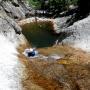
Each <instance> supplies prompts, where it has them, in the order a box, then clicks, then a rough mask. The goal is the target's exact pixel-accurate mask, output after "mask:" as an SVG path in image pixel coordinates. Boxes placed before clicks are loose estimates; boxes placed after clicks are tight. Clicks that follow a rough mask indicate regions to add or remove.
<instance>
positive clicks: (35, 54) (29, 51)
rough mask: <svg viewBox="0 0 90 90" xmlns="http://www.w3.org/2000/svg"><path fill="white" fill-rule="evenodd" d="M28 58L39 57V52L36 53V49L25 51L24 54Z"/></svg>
mask: <svg viewBox="0 0 90 90" xmlns="http://www.w3.org/2000/svg"><path fill="white" fill-rule="evenodd" d="M23 54H24V55H25V56H27V57H34V56H37V55H38V51H36V50H35V49H34V48H30V49H25V51H24V53H23Z"/></svg>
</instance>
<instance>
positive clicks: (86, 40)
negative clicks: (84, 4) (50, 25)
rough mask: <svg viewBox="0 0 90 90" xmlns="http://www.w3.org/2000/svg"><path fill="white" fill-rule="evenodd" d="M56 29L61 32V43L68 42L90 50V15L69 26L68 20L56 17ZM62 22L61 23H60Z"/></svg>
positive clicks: (59, 40) (59, 41) (59, 39)
mask: <svg viewBox="0 0 90 90" xmlns="http://www.w3.org/2000/svg"><path fill="white" fill-rule="evenodd" d="M55 20H56V22H57V23H56V22H55V25H56V26H55V30H56V32H57V33H59V34H60V36H59V38H58V43H59V44H63V45H65V44H68V45H70V46H73V47H76V48H81V49H82V50H85V51H87V52H90V16H88V17H87V18H84V19H82V20H79V21H77V22H75V23H74V24H73V25H71V26H69V27H67V26H68V25H67V24H66V20H67V19H64V18H63V20H62V19H61V18H59V19H55ZM59 22H60V23H59Z"/></svg>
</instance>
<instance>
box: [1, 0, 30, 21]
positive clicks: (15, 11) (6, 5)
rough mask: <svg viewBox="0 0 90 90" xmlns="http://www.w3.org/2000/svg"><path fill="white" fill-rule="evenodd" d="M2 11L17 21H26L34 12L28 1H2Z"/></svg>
mask: <svg viewBox="0 0 90 90" xmlns="http://www.w3.org/2000/svg"><path fill="white" fill-rule="evenodd" d="M0 9H1V10H3V11H4V12H5V13H6V14H7V15H8V16H10V17H12V18H14V19H16V20H17V19H18V20H20V19H25V18H26V17H28V16H29V14H30V11H31V10H32V8H31V7H29V5H28V2H26V0H12V1H10V0H1V1H0Z"/></svg>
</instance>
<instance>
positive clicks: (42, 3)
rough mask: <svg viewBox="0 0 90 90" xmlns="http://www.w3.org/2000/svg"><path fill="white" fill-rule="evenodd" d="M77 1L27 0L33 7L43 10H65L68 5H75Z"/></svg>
mask: <svg viewBox="0 0 90 90" xmlns="http://www.w3.org/2000/svg"><path fill="white" fill-rule="evenodd" d="M77 1H78V0H29V2H30V4H31V5H32V6H33V7H36V8H37V7H38V8H39V9H44V10H47V9H48V10H51V11H52V10H59V11H64V10H67V9H68V7H69V5H71V4H73V5H76V4H77Z"/></svg>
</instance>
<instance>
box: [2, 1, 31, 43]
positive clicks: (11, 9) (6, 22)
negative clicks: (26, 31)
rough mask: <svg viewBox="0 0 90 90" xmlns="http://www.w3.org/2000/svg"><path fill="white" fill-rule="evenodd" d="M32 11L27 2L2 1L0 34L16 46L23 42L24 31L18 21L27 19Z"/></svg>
mask: <svg viewBox="0 0 90 90" xmlns="http://www.w3.org/2000/svg"><path fill="white" fill-rule="evenodd" d="M30 10H31V8H30V7H29V6H28V4H27V3H26V1H25V0H24V1H22V0H12V1H10V0H0V33H1V34H3V35H4V36H5V37H7V39H9V40H10V41H11V42H13V43H15V44H17V43H20V41H23V40H22V39H24V36H23V35H22V29H21V28H20V26H19V25H18V24H17V23H16V21H17V20H20V19H24V18H26V17H27V15H28V14H29V11H30Z"/></svg>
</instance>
